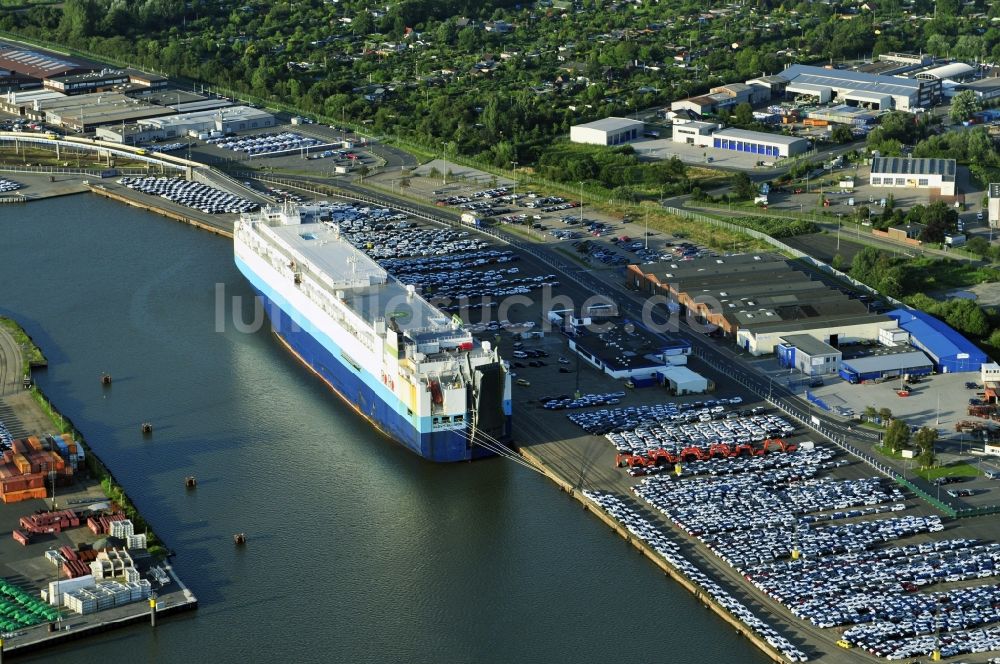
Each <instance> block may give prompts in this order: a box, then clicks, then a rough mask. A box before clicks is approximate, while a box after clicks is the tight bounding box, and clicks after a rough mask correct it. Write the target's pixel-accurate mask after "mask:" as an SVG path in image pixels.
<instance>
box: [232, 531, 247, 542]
mask: <svg viewBox="0 0 1000 664" xmlns="http://www.w3.org/2000/svg"><path fill="white" fill-rule="evenodd" d="M233 542H235V543H236V544H237V545H243V544H246V543H247V535H246V533H236V534H235V535H233Z"/></svg>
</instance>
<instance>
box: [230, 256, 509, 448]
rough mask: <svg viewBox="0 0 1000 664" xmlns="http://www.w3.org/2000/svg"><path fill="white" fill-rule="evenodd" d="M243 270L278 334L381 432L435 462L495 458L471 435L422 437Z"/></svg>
mask: <svg viewBox="0 0 1000 664" xmlns="http://www.w3.org/2000/svg"><path fill="white" fill-rule="evenodd" d="M238 267H239V268H240V270H241V271H242V272H243V273H244V275H246V276H247V278H248V280H249V281H250V285H251V286H252V287H253V289H254V291H255V292H256V293H257V296H258V297H259V298H260V299H261V302H262V304H263V306H264V311H265V312H266V313H267V315H268V317H269V318H270V319H271V328H272V330H273V331H274V334H275V335H276V336H277V337H278V338H279V339H280V340H281V341H282V342H283V343H284V344H285V345H286V346H287V347H288V348H289V349H290V350H291V351H292V352H293V353H294V354H295V356H296V357H297V358H298V359H299V360H300V361H301V362H302V363H303V364H305V365H306V366H307V367H309V369H311V370H312V371H313V372H314V373H315V374H316V375H317V376H319V377H320V378H321V379H322V380H323V382H324V383H326V384H327V385H328V386H329V387H330V388H331V389H333V391H334V392H336V393H337V394H338V395H339V396H340V397H341V398H342V399H343V400H344V401H345V402H346V403H347V404H348V405H350V406H351V408H353V409H354V410H355V411H356V412H357V413H358V414H359V415H361V416H362V417H364V418H365V419H367V420H368V421H369V422H371V424H372V425H373V426H374V427H375V428H376V429H378V430H379V431H380V432H382V433H383V434H385V435H386V436H388V437H390V438H392V439H393V440H395V441H396V442H398V443H400V444H401V445H403V446H404V447H406V448H407V449H409V450H410V451H412V452H414V453H415V454H418V455H420V456H422V457H424V458H425V459H428V460H430V461H436V462H442V463H443V462H451V461H469V460H472V459H478V458H482V457H487V456H492V455H493V453H492V452H490V451H488V450H486V449H485V448H483V447H482V446H480V445H472V444H470V443H469V442H468V440H467V437H468V432H466V431H464V430H460V431H455V430H443V431H430V432H421V431H420V430H419V429H418V428H416V426H415V423H414V419H412V418H409V417H406V416H404V415H401V414H400V413H399V412H397V411H396V410H395V408H394V407H392V406H390V405H389V404H387V403H386V402H385V401H384V400H383V399H382V398H381V397H380V396H379V395H378V394H377V393H376V392H375V390H373V389H372V388H371V387H370V386H369V385H368V384H367V383H366V382H365V380H364V377H363V374H362V372H363V371H364V369H361V370H358V369H356V368H355V367H354V366H351V365H349V364H346V363H345V362H343V361H342V360H340V358H339V356H340V353H339V349H337V350H336V351H331V350H329V349H328V348H327V347H326V346H325V345H323V344H322V343H320V342H319V341H318V340H317V339H315V338H314V337H313V336H312V335H311V334H309V333H308V332H307V331H306V330H305V329H303V328H304V326H303V325H302V322H301V321H297V320H294V319H293V318H292V317H291V316H290V315H289V314H288V312H286V311H285V309H284V308H283V307H282V306H281V305H282V304H284V303H283V302H279V301H276V300H277V298H272V297H270V296H269V295H268V294H267V293H265V292H264V291H263V290H262V289H261V288H260V287H258V284H256V283H255V282H254V281H253V280H252V279H250V276H251V275H250V274H248V270H247V269H246V267H245V265H238ZM415 419H417V420H419V418H415ZM506 420H507V421H506V430H507V432H509V431H510V415H507V416H506Z"/></svg>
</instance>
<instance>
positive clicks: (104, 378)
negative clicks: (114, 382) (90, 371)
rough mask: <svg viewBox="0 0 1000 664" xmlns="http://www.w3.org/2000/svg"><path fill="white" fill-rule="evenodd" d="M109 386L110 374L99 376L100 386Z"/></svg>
mask: <svg viewBox="0 0 1000 664" xmlns="http://www.w3.org/2000/svg"><path fill="white" fill-rule="evenodd" d="M110 384H111V374H109V373H102V374H101V385H110Z"/></svg>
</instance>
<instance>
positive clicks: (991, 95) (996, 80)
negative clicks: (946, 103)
mask: <svg viewBox="0 0 1000 664" xmlns="http://www.w3.org/2000/svg"><path fill="white" fill-rule="evenodd" d="M963 90H972V93H973V94H974V95H976V99H978V100H979V101H980V102H984V101H990V100H992V99H996V98H997V97H1000V77H996V76H994V77H991V78H981V79H979V80H978V81H970V82H968V83H961V84H959V85H957V86H955V91H956V92H961V91H963Z"/></svg>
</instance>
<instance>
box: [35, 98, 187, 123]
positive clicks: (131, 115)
mask: <svg viewBox="0 0 1000 664" xmlns="http://www.w3.org/2000/svg"><path fill="white" fill-rule="evenodd" d="M172 113H174V110H173V109H172V108H164V107H162V106H153V105H152V104H147V103H145V102H141V101H138V100H136V99H133V98H131V97H129V96H127V95H124V94H122V93H120V92H93V93H90V94H81V95H76V96H72V97H70V96H66V97H61V98H53V99H46V100H42V101H36V102H34V103H32V104H31V105H28V106H25V107H23V114H24V116H25V117H26V118H28V119H31V120H36V121H39V122H45V123H46V124H50V125H55V126H58V127H65V128H67V129H70V130H72V131H77V132H89V131H93V130H94V129H96V128H97V127H100V126H102V125H112V124H119V125H120V124H122V123H125V122H135V121H136V120H139V119H142V118H151V117H158V116H161V115H170V114H172Z"/></svg>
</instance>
